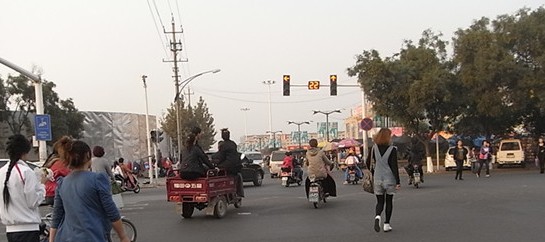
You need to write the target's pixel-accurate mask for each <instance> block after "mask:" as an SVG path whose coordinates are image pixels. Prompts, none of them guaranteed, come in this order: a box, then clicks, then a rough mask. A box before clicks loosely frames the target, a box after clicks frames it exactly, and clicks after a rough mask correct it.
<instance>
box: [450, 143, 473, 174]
mask: <svg viewBox="0 0 545 242" xmlns="http://www.w3.org/2000/svg"><path fill="white" fill-rule="evenodd" d="M467 154H469V150H467V148H466V147H464V144H463V142H462V141H461V140H458V141H456V147H455V148H454V149H451V150H450V154H449V155H452V157H453V158H454V162H456V176H455V177H454V180H464V178H462V171H463V170H464V162H465V161H466V160H467Z"/></svg>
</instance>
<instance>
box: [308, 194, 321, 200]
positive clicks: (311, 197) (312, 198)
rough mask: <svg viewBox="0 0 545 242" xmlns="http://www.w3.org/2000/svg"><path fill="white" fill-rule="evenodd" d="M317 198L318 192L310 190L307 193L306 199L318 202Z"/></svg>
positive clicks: (318, 197)
mask: <svg viewBox="0 0 545 242" xmlns="http://www.w3.org/2000/svg"><path fill="white" fill-rule="evenodd" d="M318 200H320V194H318V192H310V193H309V194H308V201H309V202H314V203H315V202H318Z"/></svg>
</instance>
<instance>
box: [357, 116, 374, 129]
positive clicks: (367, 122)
mask: <svg viewBox="0 0 545 242" xmlns="http://www.w3.org/2000/svg"><path fill="white" fill-rule="evenodd" d="M360 127H361V129H363V130H365V131H369V130H371V129H372V128H373V120H372V119H370V118H364V119H362V120H361V123H360Z"/></svg>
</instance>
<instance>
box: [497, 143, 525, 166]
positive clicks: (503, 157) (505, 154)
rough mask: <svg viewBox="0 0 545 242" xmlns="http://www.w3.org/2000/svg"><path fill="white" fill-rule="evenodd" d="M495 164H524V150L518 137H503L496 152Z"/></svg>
mask: <svg viewBox="0 0 545 242" xmlns="http://www.w3.org/2000/svg"><path fill="white" fill-rule="evenodd" d="M496 164H497V165H498V168H501V167H502V166H504V165H521V166H522V167H525V166H526V163H525V162H524V150H523V149H522V144H521V142H520V140H519V139H504V140H502V141H500V146H499V148H498V151H497V152H496Z"/></svg>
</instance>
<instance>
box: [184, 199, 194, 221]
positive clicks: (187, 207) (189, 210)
mask: <svg viewBox="0 0 545 242" xmlns="http://www.w3.org/2000/svg"><path fill="white" fill-rule="evenodd" d="M194 210H195V207H194V206H193V205H192V204H189V203H182V217H183V218H191V216H193V211H194Z"/></svg>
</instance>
